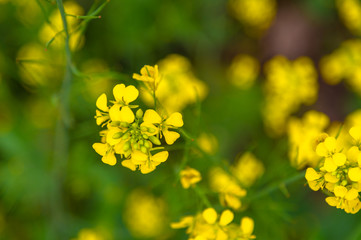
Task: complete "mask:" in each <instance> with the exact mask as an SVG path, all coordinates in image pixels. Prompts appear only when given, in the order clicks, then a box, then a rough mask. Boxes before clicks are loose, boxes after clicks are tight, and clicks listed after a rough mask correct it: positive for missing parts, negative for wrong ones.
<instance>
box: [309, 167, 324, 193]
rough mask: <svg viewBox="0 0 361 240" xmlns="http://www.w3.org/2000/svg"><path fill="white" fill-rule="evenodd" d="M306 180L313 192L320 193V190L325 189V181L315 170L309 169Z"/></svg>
mask: <svg viewBox="0 0 361 240" xmlns="http://www.w3.org/2000/svg"><path fill="white" fill-rule="evenodd" d="M305 178H306V180H307V182H308V186H309V187H310V188H311V189H312V190H313V191H318V190H319V189H320V188H321V189H323V187H324V184H325V181H324V179H323V178H322V175H321V174H320V173H318V172H316V170H315V169H313V168H307V170H306V175H305Z"/></svg>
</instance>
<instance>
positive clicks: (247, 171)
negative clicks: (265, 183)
mask: <svg viewBox="0 0 361 240" xmlns="http://www.w3.org/2000/svg"><path fill="white" fill-rule="evenodd" d="M231 172H232V174H233V175H234V176H235V177H236V178H238V180H239V181H240V182H241V184H242V186H244V187H250V186H251V185H252V184H253V183H254V182H255V181H256V180H257V179H258V178H259V177H261V176H262V175H263V173H264V167H263V164H262V162H260V161H259V160H258V159H257V158H256V157H255V156H254V155H253V154H252V153H249V152H247V153H245V154H243V155H242V156H241V157H240V158H239V159H238V161H237V162H236V164H235V166H233V167H232V168H231Z"/></svg>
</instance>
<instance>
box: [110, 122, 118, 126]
mask: <svg viewBox="0 0 361 240" xmlns="http://www.w3.org/2000/svg"><path fill="white" fill-rule="evenodd" d="M119 125H120V122H119V121H114V122H111V123H110V126H112V127H118V126H119Z"/></svg>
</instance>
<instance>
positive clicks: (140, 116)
mask: <svg viewBox="0 0 361 240" xmlns="http://www.w3.org/2000/svg"><path fill="white" fill-rule="evenodd" d="M135 116H136V117H137V118H142V117H143V110H142V109H140V108H139V109H138V111H137V112H136V113H135Z"/></svg>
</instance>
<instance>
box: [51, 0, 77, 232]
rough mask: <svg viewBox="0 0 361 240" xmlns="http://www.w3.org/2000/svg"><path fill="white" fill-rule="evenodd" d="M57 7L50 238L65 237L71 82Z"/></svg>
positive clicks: (60, 3)
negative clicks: (59, 65) (61, 55)
mask: <svg viewBox="0 0 361 240" xmlns="http://www.w3.org/2000/svg"><path fill="white" fill-rule="evenodd" d="M56 2H57V5H58V9H59V11H60V15H61V19H62V22H63V27H64V33H65V55H66V68H65V74H64V78H63V83H62V86H61V89H60V91H59V102H58V106H59V116H58V119H57V123H56V130H55V139H54V144H55V146H54V162H53V169H52V174H53V181H54V186H53V189H52V194H51V198H52V199H51V220H52V227H53V231H52V234H53V235H52V236H51V238H52V239H65V238H66V237H65V233H66V232H67V227H66V226H65V224H66V221H65V218H64V210H63V209H64V206H63V202H62V196H61V195H62V193H61V192H62V191H61V189H62V184H63V181H64V173H65V168H66V164H67V161H68V152H69V136H68V129H69V125H70V117H69V115H70V113H69V95H70V86H71V82H72V78H73V75H72V70H71V69H72V68H71V65H72V56H71V51H70V47H69V32H68V25H67V21H66V14H65V11H64V6H63V1H62V0H57V1H56Z"/></svg>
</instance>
